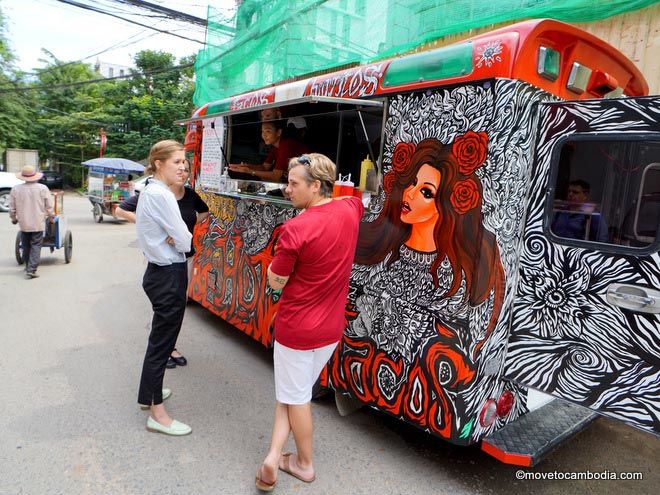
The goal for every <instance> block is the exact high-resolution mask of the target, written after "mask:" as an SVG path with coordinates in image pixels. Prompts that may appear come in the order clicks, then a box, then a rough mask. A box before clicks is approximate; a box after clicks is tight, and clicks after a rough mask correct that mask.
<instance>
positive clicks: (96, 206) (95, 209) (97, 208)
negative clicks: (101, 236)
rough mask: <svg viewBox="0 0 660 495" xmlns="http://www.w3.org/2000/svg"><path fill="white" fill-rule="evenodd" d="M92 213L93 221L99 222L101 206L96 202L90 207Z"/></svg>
mask: <svg viewBox="0 0 660 495" xmlns="http://www.w3.org/2000/svg"><path fill="white" fill-rule="evenodd" d="M92 215H93V216H94V221H95V222H96V223H101V222H102V221H103V208H101V205H100V204H98V203H94V207H93V208H92Z"/></svg>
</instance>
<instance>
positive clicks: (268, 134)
mask: <svg viewBox="0 0 660 495" xmlns="http://www.w3.org/2000/svg"><path fill="white" fill-rule="evenodd" d="M281 137H282V129H278V128H277V127H275V124H271V123H268V122H265V123H263V124H261V139H263V140H264V143H266V144H267V145H269V146H278V145H279V144H280V138H281Z"/></svg>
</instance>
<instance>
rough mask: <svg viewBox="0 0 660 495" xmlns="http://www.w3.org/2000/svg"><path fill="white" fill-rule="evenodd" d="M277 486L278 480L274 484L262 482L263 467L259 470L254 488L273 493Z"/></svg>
mask: <svg viewBox="0 0 660 495" xmlns="http://www.w3.org/2000/svg"><path fill="white" fill-rule="evenodd" d="M276 484H277V480H275V481H273V482H272V483H266V482H265V481H264V480H262V479H261V467H260V468H259V469H257V475H256V476H255V477H254V486H256V487H257V490H261V491H262V492H272V491H273V489H274V488H275V485H276Z"/></svg>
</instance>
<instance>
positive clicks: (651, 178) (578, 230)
mask: <svg viewBox="0 0 660 495" xmlns="http://www.w3.org/2000/svg"><path fill="white" fill-rule="evenodd" d="M539 112H540V113H539V119H538V125H539V129H538V135H537V140H536V152H535V163H534V167H533V171H532V177H531V182H530V184H531V189H530V193H529V195H528V204H527V218H526V221H525V227H524V232H523V236H522V246H521V262H520V272H519V273H520V280H519V284H518V288H517V291H516V299H515V303H514V309H513V319H512V327H511V336H510V340H509V344H508V353H507V358H506V367H505V375H506V376H507V378H510V379H512V380H514V381H516V382H518V383H521V384H524V385H527V386H529V387H531V388H534V389H537V390H540V391H543V392H546V393H549V394H551V395H554V396H556V397H560V398H563V399H566V400H568V401H571V402H574V403H577V404H580V405H583V406H586V407H589V408H590V409H592V410H594V411H597V412H599V413H601V414H604V415H607V416H610V417H613V418H616V419H619V420H621V421H624V422H626V423H628V424H630V425H633V426H636V427H638V428H641V429H644V430H648V431H650V432H653V433H655V434H656V435H658V434H660V257H659V252H658V247H659V245H660V234H659V226H660V97H658V96H653V97H643V98H627V99H619V100H591V101H581V102H554V103H544V104H542V105H541V106H540V111H539Z"/></svg>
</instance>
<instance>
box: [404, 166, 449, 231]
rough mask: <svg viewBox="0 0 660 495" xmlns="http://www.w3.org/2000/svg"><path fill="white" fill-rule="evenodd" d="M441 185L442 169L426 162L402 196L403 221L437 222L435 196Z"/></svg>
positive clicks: (409, 222) (412, 222)
mask: <svg viewBox="0 0 660 495" xmlns="http://www.w3.org/2000/svg"><path fill="white" fill-rule="evenodd" d="M439 187H440V171H439V170H438V169H436V168H434V167H432V166H431V165H428V164H424V165H422V166H421V167H420V169H419V171H418V172H417V176H416V177H415V180H414V181H413V183H412V184H411V185H409V186H408V187H406V188H405V189H404V190H403V196H402V197H401V221H402V222H403V223H408V224H416V223H424V222H435V221H436V220H437V219H438V208H437V207H436V205H435V197H436V195H437V193H438V188H439Z"/></svg>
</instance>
